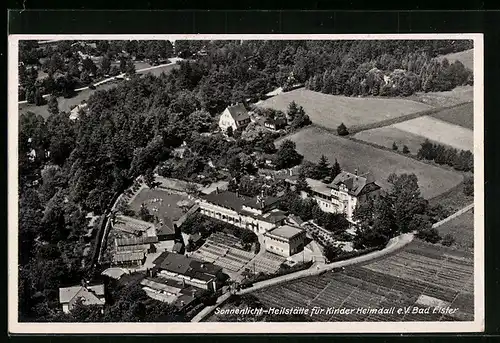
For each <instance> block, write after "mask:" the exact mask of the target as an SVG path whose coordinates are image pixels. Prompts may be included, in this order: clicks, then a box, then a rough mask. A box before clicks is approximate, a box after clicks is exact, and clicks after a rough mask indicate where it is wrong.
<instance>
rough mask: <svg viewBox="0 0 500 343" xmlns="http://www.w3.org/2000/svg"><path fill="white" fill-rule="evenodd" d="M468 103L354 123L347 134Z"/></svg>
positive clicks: (463, 103)
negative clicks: (359, 123) (376, 120)
mask: <svg viewBox="0 0 500 343" xmlns="http://www.w3.org/2000/svg"><path fill="white" fill-rule="evenodd" d="M468 103H472V101H465V102H461V103H459V104H456V105H452V106H445V107H433V108H430V109H427V110H424V111H419V112H414V113H409V114H405V115H402V116H400V117H396V118H391V119H385V120H381V121H379V122H375V123H372V124H361V125H354V126H351V127H348V128H347V130H349V136H351V135H354V134H356V133H358V132H361V131H366V130H372V129H378V128H380V127H385V126H390V125H394V124H397V123H402V122H404V121H408V120H412V119H416V118H419V117H423V116H428V115H432V114H435V113H438V112H441V111H444V110H449V109H453V108H455V107H459V106H463V105H465V104H468Z"/></svg>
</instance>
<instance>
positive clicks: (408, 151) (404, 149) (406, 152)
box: [403, 145, 410, 154]
mask: <svg viewBox="0 0 500 343" xmlns="http://www.w3.org/2000/svg"><path fill="white" fill-rule="evenodd" d="M409 153H410V149H408V147H407V146H406V145H405V146H403V154H409Z"/></svg>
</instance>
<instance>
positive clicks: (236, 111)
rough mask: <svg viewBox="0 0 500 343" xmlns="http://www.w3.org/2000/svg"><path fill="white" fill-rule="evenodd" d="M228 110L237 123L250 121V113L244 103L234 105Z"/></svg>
mask: <svg viewBox="0 0 500 343" xmlns="http://www.w3.org/2000/svg"><path fill="white" fill-rule="evenodd" d="M227 110H228V111H229V114H230V115H231V117H233V119H234V120H235V121H242V120H247V119H250V116H249V115H248V111H247V109H246V108H245V106H243V104H242V103H239V104H236V105H233V106H228V107H227Z"/></svg>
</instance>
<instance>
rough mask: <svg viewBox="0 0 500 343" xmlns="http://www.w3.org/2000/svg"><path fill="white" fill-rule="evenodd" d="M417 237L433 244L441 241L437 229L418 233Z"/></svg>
mask: <svg viewBox="0 0 500 343" xmlns="http://www.w3.org/2000/svg"><path fill="white" fill-rule="evenodd" d="M416 236H417V238H419V239H422V240H424V241H426V242H429V243H432V244H436V243H437V242H439V241H440V240H441V236H439V232H438V230H436V229H435V228H430V229H425V230H421V231H418V232H417V235H416Z"/></svg>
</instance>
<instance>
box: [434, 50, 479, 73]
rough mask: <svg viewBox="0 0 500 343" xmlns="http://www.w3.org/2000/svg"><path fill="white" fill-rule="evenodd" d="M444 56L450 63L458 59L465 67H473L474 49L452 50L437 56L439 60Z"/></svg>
mask: <svg viewBox="0 0 500 343" xmlns="http://www.w3.org/2000/svg"><path fill="white" fill-rule="evenodd" d="M444 58H446V59H448V61H449V62H450V63H453V62H455V61H460V62H462V64H463V65H464V66H465V67H466V68H469V69H471V70H473V69H474V49H469V50H464V51H459V52H454V53H451V54H447V55H442V56H439V57H438V59H439V60H442V59H444Z"/></svg>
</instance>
